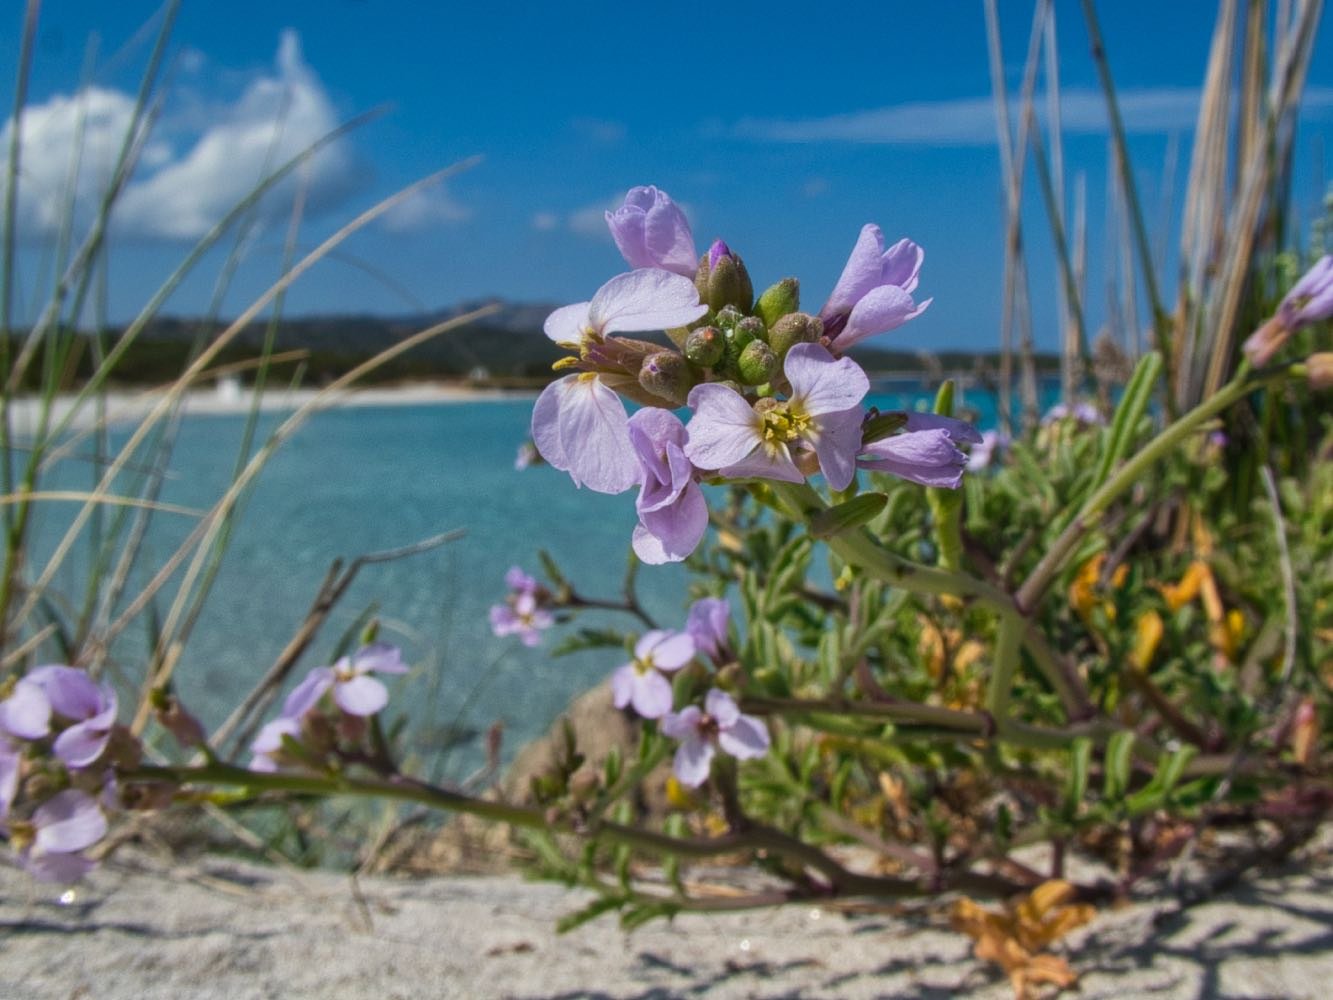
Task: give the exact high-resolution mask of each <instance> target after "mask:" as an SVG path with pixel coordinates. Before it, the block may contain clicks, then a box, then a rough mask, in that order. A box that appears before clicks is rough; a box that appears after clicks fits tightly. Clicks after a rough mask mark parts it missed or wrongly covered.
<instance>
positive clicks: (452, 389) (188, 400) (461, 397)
mask: <svg viewBox="0 0 1333 1000" xmlns="http://www.w3.org/2000/svg"><path fill="white" fill-rule="evenodd" d="M323 391H324V390H321V389H317V388H314V387H301V388H295V389H292V388H282V389H273V388H270V389H266V390H265V391H264V392H263V394H262V395H261V396H260V398H259V410H260V411H261V412H263V413H282V412H290V411H293V410H296V409H299V408H300V407H302V406H305V405H306V404H308V403H310V402H311V401H313V400H314V399H315V398H316V397H318V396H319V395H320V393H321V392H323ZM165 395H166V392H165V391H164V390H160V389H145V390H133V389H113V390H109V391H107V392H106V393H104V394H103V395H102V396H101V397H100V398H101V399H102V400H104V402H105V413H106V422H107V424H108V425H110V426H117V425H123V424H126V423H134V422H136V421H138V420H141V419H143V418H144V417H145V416H147V415H148V414H149V413H150V412H151V411H152V409H153V407H155V406H157V405H158V404H159V403H160V402H161V401H162V399H163V398H164V397H165ZM536 396H537V391H536V390H529V389H499V388H481V387H478V386H473V385H466V384H460V383H448V382H422V383H410V384H404V385H396V386H371V387H366V388H349V389H342V390H340V391H338V392H335V393H330V394H329V396H328V399H327V400H326V401H325V402H324V403H323V405H321V407H320V408H321V409H342V408H345V407H367V406H428V405H441V404H454V403H478V402H498V401H509V400H522V399H535V398H536ZM77 400H78V396H77V394H75V393H62V394H60V395H59V396H57V397H56V399H55V405H54V407H53V410H52V420H53V421H58V420H63V419H65V417H66V415H68V414H69V412H70V411H71V409H73V407H74V404H75V403H76V401H77ZM254 404H255V400H254V393H253V391H252V390H250V389H248V388H244V387H240V386H234V385H232V384H231V383H221V384H219V385H218V386H217V387H216V388H211V389H210V388H199V389H191V390H189V391H187V392H186V393H185V394H184V396H183V398H182V401H181V412H183V413H186V414H188V415H189V416H236V415H240V414H245V413H249V412H250V409H251V407H252V406H253V405H254ZM41 407H42V398H41V397H40V396H20V397H18V398H16V399H13V400H11V401H10V404H9V414H10V428H11V431H12V433H13V434H15V435H16V436H23V437H26V436H31V435H32V433H33V432H34V430H35V429H36V427H37V422H38V418H39V416H40V414H41ZM98 419H99V417H98V402H97V398H94V397H89V398H88V399H85V400H84V401H83V404H82V406H80V407H79V411H78V413H77V414H76V415H75V417H74V419H73V420H72V421H71V422H70V426H71V428H73V429H77V430H86V429H88V428H90V427H93V426H95V425H96V423H97V422H98Z"/></svg>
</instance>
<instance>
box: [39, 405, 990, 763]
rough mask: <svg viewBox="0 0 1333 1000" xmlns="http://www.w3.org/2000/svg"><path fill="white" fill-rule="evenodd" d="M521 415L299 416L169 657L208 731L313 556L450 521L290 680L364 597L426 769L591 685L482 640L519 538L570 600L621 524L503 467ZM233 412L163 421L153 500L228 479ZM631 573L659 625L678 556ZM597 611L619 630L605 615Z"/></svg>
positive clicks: (305, 598) (205, 492)
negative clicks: (167, 434) (546, 558)
mask: <svg viewBox="0 0 1333 1000" xmlns="http://www.w3.org/2000/svg"><path fill="white" fill-rule="evenodd" d="M895 388H897V390H898V391H895V392H888V393H884V392H880V393H877V394H876V395H875V396H874V397H872V398H871V399H870V400H868V401H867V402H869V403H872V404H874V405H878V406H880V407H882V408H886V409H889V408H904V407H909V408H910V407H912V406H914V405H916V404H917V403H918V402H919V401H921V400H923V399H925V398H927V397H926V396H925V395H923V394H922V393H921V391H920V390H919V388H918V387H916V386H911V385H904V386H898V387H895ZM965 403H966V404H968V405H970V406H972V407H973V408H975V409H976V410H977V411H978V412H979V414H980V416H979V420H978V422H979V423H980V424H981V425H982V426H986V425H987V424H988V423H990V422H991V421H992V420H993V414H994V408H993V404H991V403H990V402H989V400H988V399H987V398H986V397H985V396H981V395H978V396H976V397H975V398H973V397H970V396H969V397H968V398H967V399H966V400H965ZM530 413H531V402H530V401H527V400H514V401H505V402H476V403H466V404H455V405H429V406H388V407H382V408H372V407H366V408H348V409H343V410H335V411H330V412H326V413H322V414H319V415H317V416H315V417H314V418H313V419H312V420H311V421H310V422H309V423H308V424H307V425H306V426H305V427H304V428H302V429H301V431H300V432H299V433H298V434H297V435H296V436H295V437H294V438H293V439H292V440H290V441H288V442H287V443H286V444H284V445H283V447H282V448H281V449H280V450H279V451H278V452H277V454H276V456H275V457H274V458H273V459H272V461H271V462H270V464H269V465H268V467H267V468H266V469H265V470H264V471H263V473H262V474H261V476H260V478H259V480H258V484H257V486H256V488H255V490H254V492H253V495H252V496H251V498H250V500H249V502H248V503H247V505H246V507H245V510H244V512H243V516H242V517H241V518H240V520H239V524H238V527H237V528H236V530H235V533H234V536H233V539H232V542H231V546H230V549H229V551H228V553H227V556H226V560H225V562H224V564H223V566H222V569H221V572H220V573H219V575H218V578H217V581H216V585H215V587H214V590H213V593H212V594H211V596H210V598H209V601H208V604H207V606H206V609H205V612H204V614H203V615H202V617H201V618H200V621H199V623H198V626H197V628H196V629H195V632H194V635H193V637H192V639H191V641H190V643H189V645H188V647H187V648H186V650H185V653H184V656H183V658H182V660H181V662H180V665H179V667H178V668H177V671H176V680H177V684H178V690H179V693H180V695H181V697H182V698H183V699H184V701H185V702H186V704H187V705H189V706H190V707H191V708H192V709H193V710H195V711H196V712H197V713H198V714H199V715H200V716H201V717H202V718H203V719H204V720H205V722H206V724H208V725H210V726H211V725H216V724H217V723H218V722H219V721H220V720H221V719H222V718H223V717H225V715H226V712H227V710H228V709H229V708H230V707H231V706H232V705H234V704H235V703H236V702H237V701H238V700H239V699H240V698H241V697H242V696H243V695H244V694H245V693H246V692H247V691H249V690H250V688H251V686H252V685H253V684H254V683H255V681H256V680H257V679H258V678H259V677H260V676H261V675H262V674H263V672H264V671H265V670H266V669H267V668H268V667H269V665H270V664H272V662H273V661H274V659H275V658H276V657H277V655H278V653H279V651H280V650H281V649H282V647H283V645H284V644H285V643H286V641H287V640H288V638H289V637H290V636H291V635H292V633H293V632H294V631H295V630H296V628H297V627H298V626H299V624H300V623H301V621H302V620H303V618H304V617H305V615H306V611H307V609H308V607H309V604H310V602H311V600H312V598H313V597H314V595H315V593H316V591H317V589H318V587H319V585H320V582H321V581H322V580H323V578H324V576H325V573H326V572H327V570H328V568H329V564H330V562H331V561H332V560H333V559H335V558H343V559H344V560H350V559H352V558H355V557H356V556H357V555H360V554H363V553H369V552H375V551H379V550H383V549H390V548H396V547H399V546H403V545H407V544H410V543H412V542H416V541H418V540H421V539H424V538H427V537H429V536H432V535H435V534H437V533H439V532H442V531H448V530H452V529H461V530H462V531H463V532H465V534H464V536H463V537H462V538H461V539H459V540H457V541H454V542H451V543H449V544H447V545H445V546H443V547H442V548H439V549H435V550H433V551H431V552H428V553H425V554H421V555H416V556H412V557H410V558H406V559H403V560H399V561H396V562H389V563H382V564H376V565H368V566H366V567H364V568H363V569H362V570H361V572H360V575H359V576H358V577H357V580H356V582H355V583H354V584H353V586H352V587H351V588H350V590H349V591H348V593H347V595H346V597H345V598H344V600H343V601H342V603H341V605H340V606H339V608H338V610H337V611H336V613H335V614H334V615H333V617H332V619H331V620H330V622H329V623H328V624H327V625H326V626H325V629H324V632H323V634H322V635H321V637H320V639H319V640H318V641H317V642H316V643H315V645H314V647H313V648H312V649H311V650H310V651H309V652H308V653H307V655H306V658H305V659H304V660H303V661H302V663H301V665H300V667H299V668H298V671H297V674H298V676H299V675H302V674H303V673H304V671H305V669H307V668H309V667H311V666H315V665H318V664H320V663H323V662H326V661H327V658H328V657H329V655H330V654H331V651H332V649H333V647H334V645H335V644H336V642H337V639H338V637H339V636H340V635H341V634H342V633H343V632H344V631H345V630H346V629H347V628H349V627H350V626H351V625H352V623H353V622H354V621H355V620H356V617H357V615H358V614H359V613H360V612H361V611H362V610H363V609H365V608H366V607H367V606H369V605H372V604H374V605H377V607H378V609H379V610H378V614H379V615H380V618H381V620H382V622H383V627H384V632H383V635H384V637H385V638H387V639H389V640H390V641H394V642H397V643H399V644H400V645H402V646H403V647H404V648H405V650H406V651H407V653H408V654H409V655H410V657H411V658H412V660H413V662H415V663H418V664H421V670H420V671H419V672H418V673H415V674H413V675H412V676H410V677H409V678H407V679H406V681H404V682H403V684H402V685H401V687H400V688H399V689H398V690H396V691H395V697H394V700H393V702H392V703H391V704H392V707H393V708H395V709H398V710H403V711H406V712H407V713H408V714H409V715H410V716H411V718H412V722H413V727H414V731H415V732H417V733H418V734H420V735H421V739H420V740H419V741H418V745H419V746H420V747H421V749H422V752H423V753H425V754H428V755H430V756H431V757H432V760H433V761H434V762H435V763H436V764H440V763H441V762H440V761H439V760H438V753H439V748H440V745H441V742H442V738H443V737H442V734H443V731H444V729H445V728H446V727H449V726H452V725H454V724H455V723H456V722H458V723H461V724H463V725H464V726H466V727H469V728H472V729H475V730H478V731H481V730H484V729H485V728H486V727H487V726H489V725H490V724H491V723H492V722H496V721H499V722H502V723H503V724H504V726H505V733H506V736H505V748H506V755H509V754H511V753H512V752H513V751H514V750H516V749H517V748H518V747H520V746H521V745H522V744H523V743H524V742H526V741H527V740H529V739H531V738H533V737H534V736H537V735H539V734H540V733H541V732H542V731H544V729H545V728H546V726H547V725H548V724H549V722H550V720H551V719H552V718H554V717H555V715H557V714H558V713H559V711H560V710H561V709H562V708H563V707H564V705H565V704H566V703H567V702H568V701H569V699H570V698H572V697H573V696H575V695H577V694H578V693H579V692H581V691H583V690H585V689H586V688H588V687H589V686H591V685H593V684H595V683H598V682H599V681H600V680H601V679H603V678H604V677H605V676H606V675H607V674H608V673H609V671H610V670H611V669H613V668H614V667H615V666H616V665H617V663H619V662H621V660H622V655H621V654H619V653H617V652H616V651H614V650H607V651H599V652H585V653H578V654H575V655H572V656H568V657H564V658H561V659H557V660H550V659H549V658H548V657H547V656H546V655H545V654H544V652H543V650H542V649H541V648H538V649H536V650H530V649H527V648H526V647H524V646H522V645H521V644H520V643H519V642H518V641H517V640H515V639H513V638H508V639H497V638H496V637H494V636H492V635H491V632H490V628H489V624H488V619H487V611H488V608H489V607H490V605H491V604H493V603H495V602H496V601H498V600H500V599H501V598H502V597H503V594H504V589H505V588H504V581H503V577H504V573H505V571H506V570H507V569H508V568H509V567H510V566H512V565H519V566H523V567H524V568H526V569H527V570H529V571H530V572H534V573H536V572H537V571H538V570H539V564H538V561H537V558H536V551H537V549H538V548H545V549H546V550H547V551H549V552H550V553H551V554H552V555H553V556H554V557H555V558H556V560H557V561H558V562H559V564H560V565H561V566H562V567H563V568H564V569H565V571H566V572H567V574H568V575H569V577H570V579H571V581H573V582H574V583H575V585H576V586H577V588H578V589H579V590H580V592H582V593H584V594H585V595H586V596H589V597H614V596H616V595H617V593H618V590H619V587H620V585H621V580H622V578H623V573H624V569H625V560H626V553H627V551H628V543H629V537H630V532H631V529H632V528H633V525H634V520H635V518H634V505H633V501H632V498H631V495H629V494H627V495H624V496H620V497H610V496H603V495H600V494H596V493H591V492H589V491H587V490H579V489H576V488H575V487H574V486H573V485H572V483H571V482H570V480H569V479H568V477H567V476H565V475H564V474H562V473H559V472H556V471H555V470H552V469H550V468H535V469H528V470H524V471H521V472H520V471H516V470H515V469H514V467H513V462H514V454H515V451H516V449H517V447H518V445H519V443H520V442H521V441H523V440H524V439H525V438H526V436H527V428H528V420H529V416H530ZM244 422H245V421H244V418H243V417H240V416H235V417H231V416H227V417H216V416H210V417H192V418H189V419H187V420H185V421H183V423H182V424H181V427H180V431H179V436H178V439H177V443H176V447H175V450H174V453H173V455H172V458H171V461H170V469H169V475H168V479H167V482H166V485H165V489H164V492H163V496H162V499H163V500H165V501H168V502H171V503H177V504H184V505H187V506H192V507H199V508H204V507H207V506H209V505H210V504H211V503H212V502H213V500H214V499H215V498H216V497H217V496H218V495H219V493H220V492H221V490H222V489H223V488H224V487H225V484H226V482H227V481H228V480H229V478H230V475H231V470H232V466H233V463H234V461H235V454H236V449H237V448H238V446H239V443H240V440H241V435H242V430H243V427H244ZM271 426H273V418H266V420H265V428H266V429H267V428H269V427H271ZM66 474H67V475H68V476H69V477H70V481H71V483H77V484H78V485H84V484H86V482H87V479H88V477H89V476H90V474H91V473H90V471H89V470H88V468H87V467H86V466H83V467H79V466H78V464H77V463H75V464H73V465H72V466H71V469H70V470H67V473H66ZM80 477H81V478H80ZM72 509H73V508H70V507H62V508H60V509H59V511H56V510H55V509H48V510H47V520H46V521H45V522H44V523H43V524H42V525H40V526H39V527H40V528H41V530H40V532H39V537H40V538H41V539H42V545H41V546H39V547H42V548H44V547H48V546H49V545H50V544H51V543H52V541H53V539H54V537H55V534H54V532H55V531H56V530H57V529H58V527H59V525H60V523H61V518H60V517H59V516H53V515H57V514H63V515H65V516H66V517H67V516H68V514H69V512H70V511H71V510H72ZM191 524H192V522H190V521H188V520H187V519H184V518H180V517H171V516H159V517H157V518H156V519H155V522H154V527H153V530H152V531H151V533H150V535H149V537H148V540H147V545H148V551H147V552H146V554H145V555H146V558H145V560H144V565H145V566H146V567H149V568H155V567H156V566H157V565H159V564H160V562H161V560H162V559H164V558H166V556H167V555H168V554H169V553H170V551H171V550H172V547H173V546H174V544H175V543H176V542H177V541H178V540H179V539H180V538H181V537H183V536H184V533H185V532H186V531H188V530H189V528H190V526H191ZM84 565H86V563H85V564H84ZM78 572H79V570H78V563H77V562H74V563H71V567H70V571H69V572H68V573H66V574H63V576H62V581H63V583H64V584H65V585H66V586H68V585H69V584H70V583H71V582H72V581H73V580H74V579H75V578H76V577H77V576H78ZM141 579H146V576H144V577H142V578H141ZM639 582H640V592H641V596H642V598H643V600H644V603H645V605H646V606H647V608H648V610H649V612H650V613H651V614H652V615H653V616H654V617H655V618H657V620H658V621H659V622H661V623H662V624H663V625H667V626H672V625H678V624H679V623H680V622H682V621H683V616H684V611H685V604H684V582H685V574H684V572H683V571H682V570H681V568H680V567H645V568H644V569H643V570H642V571H641V572H640V574H639ZM133 591H134V589H133V588H132V590H131V592H133ZM173 592H174V590H173V589H172V588H168V590H167V592H166V593H167V594H168V595H170V594H171V593H173ZM601 620H602V621H604V622H607V623H609V622H611V621H617V620H618V621H619V622H620V623H623V624H624V625H625V627H627V628H628V627H632V626H633V625H634V623H633V622H632V620H630V619H629V618H628V617H627V616H623V615H621V616H614V617H612V616H604V617H603V618H602V619H601ZM581 621H584V622H587V621H588V618H587V617H585V618H583V619H581ZM561 631H562V629H561V628H559V627H557V628H556V629H555V630H553V633H550V634H548V635H551V636H554V635H555V634H559V633H560V632H561ZM127 639H128V643H127V645H126V646H125V647H123V648H121V650H120V655H121V656H122V657H124V656H126V655H130V656H132V655H133V653H132V651H133V649H134V648H135V643H141V642H142V638H141V637H140V636H138V635H130V636H128V637H127ZM550 644H551V641H550V639H549V638H548V641H547V643H546V645H547V646H548V647H549V645H550ZM479 759H480V757H479V751H478V750H477V749H476V748H475V747H471V748H464V749H463V750H462V751H459V752H455V753H453V754H452V755H451V756H450V758H449V760H447V761H445V762H443V764H442V766H443V767H444V769H445V770H447V771H450V772H453V773H455V774H459V773H463V772H466V771H467V770H470V769H471V768H472V767H474V766H475V765H476V764H477V763H478V761H479Z"/></svg>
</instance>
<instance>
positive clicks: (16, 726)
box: [0, 677, 51, 740]
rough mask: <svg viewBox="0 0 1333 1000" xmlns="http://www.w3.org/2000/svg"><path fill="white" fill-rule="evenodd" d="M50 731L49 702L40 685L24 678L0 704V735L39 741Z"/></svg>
mask: <svg viewBox="0 0 1333 1000" xmlns="http://www.w3.org/2000/svg"><path fill="white" fill-rule="evenodd" d="M50 731H51V702H50V701H49V700H47V697H46V692H45V691H43V690H42V687H41V685H40V684H38V683H36V682H35V681H32V680H30V679H28V678H26V677H24V678H21V679H20V680H19V682H18V683H17V684H15V685H14V691H13V693H12V694H11V695H10V696H9V697H8V698H6V699H5V700H4V701H3V702H0V733H9V734H10V735H11V736H17V737H19V738H20V739H24V740H39V739H41V738H42V737H43V736H45V735H46V734H47V733H49V732H50Z"/></svg>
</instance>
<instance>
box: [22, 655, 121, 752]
mask: <svg viewBox="0 0 1333 1000" xmlns="http://www.w3.org/2000/svg"><path fill="white" fill-rule="evenodd" d="M26 679H27V680H30V681H32V682H33V683H34V684H36V685H37V686H39V687H40V688H41V689H42V691H43V693H45V695H46V698H47V701H49V702H50V703H51V709H52V711H53V712H54V713H55V714H56V715H58V716H61V717H63V718H65V719H68V720H70V721H71V722H73V723H74V724H73V725H72V726H69V727H68V728H66V729H65V730H64V731H63V732H61V734H60V735H59V736H57V737H56V742H55V752H56V756H57V757H59V758H60V760H61V761H63V762H64V764H65V766H66V767H71V768H81V767H87V766H88V765H89V764H92V763H93V762H94V761H96V760H97V758H98V757H100V756H102V751H104V750H105V749H106V745H107V743H108V742H110V740H111V727H112V726H114V725H115V724H116V692H115V691H114V690H113V689H112V688H111V687H110V686H109V685H107V684H98V683H97V682H96V681H94V680H93V679H92V678H90V677H89V676H88V675H87V674H86V673H84V672H83V671H82V670H79V669H77V668H75V667H66V666H61V665H58V664H50V665H47V666H42V667H37V668H36V669H35V670H31V671H29V672H28V674H27V678H26Z"/></svg>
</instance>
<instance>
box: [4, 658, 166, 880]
mask: <svg viewBox="0 0 1333 1000" xmlns="http://www.w3.org/2000/svg"><path fill="white" fill-rule="evenodd" d="M139 757H140V748H139V744H138V741H137V740H135V739H134V738H133V737H132V736H131V735H130V733H129V732H128V731H127V730H126V729H125V728H124V727H122V726H118V725H117V724H116V693H115V691H114V690H112V688H111V687H110V686H108V685H106V684H99V683H98V682H96V681H94V680H93V679H92V678H90V677H89V676H88V675H87V674H86V673H85V672H84V671H82V670H80V669H78V668H76V667H68V666H63V665H58V664H52V665H47V666H41V667H36V668H34V669H32V670H29V671H28V672H27V673H26V674H24V675H23V676H22V677H20V678H18V679H17V680H11V681H10V682H8V683H7V684H6V686H5V689H4V697H3V700H0V829H2V830H3V831H4V833H5V834H6V835H7V837H8V838H9V846H10V848H11V849H12V850H13V851H14V853H15V855H16V856H17V857H18V860H19V862H20V863H21V864H22V865H23V867H24V868H26V869H27V870H28V871H29V872H31V873H32V874H33V875H34V876H35V877H36V878H38V879H40V880H42V881H48V882H73V881H75V880H76V879H79V878H81V877H82V876H83V875H86V874H87V873H88V872H89V871H90V870H92V868H93V867H94V866H95V865H96V861H94V860H93V859H92V858H91V857H89V856H88V854H87V851H88V850H89V849H90V848H92V847H93V846H94V845H96V844H97V842H98V841H100V840H101V839H102V838H103V837H104V836H105V835H106V832H107V814H108V813H109V812H110V811H112V810H114V809H115V808H117V807H118V806H119V805H120V801H119V794H118V790H117V785H116V779H115V771H114V769H113V768H114V767H115V766H123V767H133V766H135V765H137V763H138V761H139Z"/></svg>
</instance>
